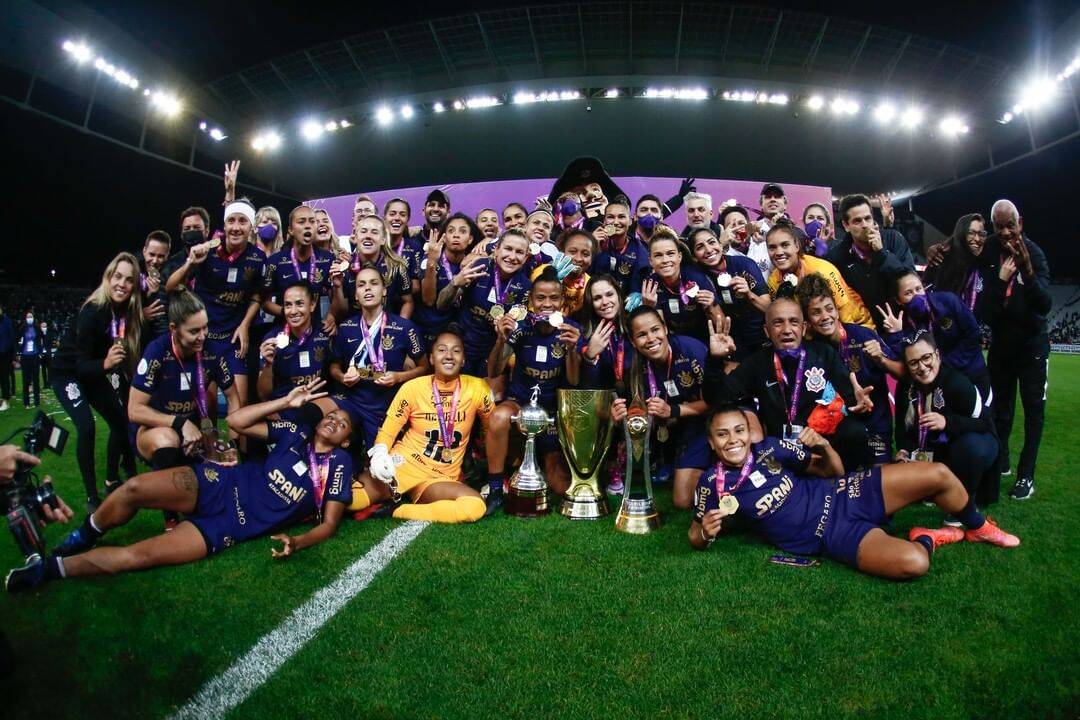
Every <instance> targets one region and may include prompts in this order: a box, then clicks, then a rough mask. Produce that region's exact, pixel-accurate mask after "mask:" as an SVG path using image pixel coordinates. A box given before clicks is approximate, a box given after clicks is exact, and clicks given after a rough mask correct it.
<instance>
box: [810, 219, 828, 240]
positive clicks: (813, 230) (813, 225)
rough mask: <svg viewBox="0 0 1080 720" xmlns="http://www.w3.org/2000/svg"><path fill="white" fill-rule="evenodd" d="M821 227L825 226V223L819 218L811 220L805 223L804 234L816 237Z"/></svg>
mask: <svg viewBox="0 0 1080 720" xmlns="http://www.w3.org/2000/svg"><path fill="white" fill-rule="evenodd" d="M823 227H825V223H823V222H821V221H820V220H811V221H810V222H808V223H806V235H807V236H808V237H810V238H816V237H817V236H818V233H820V232H821V228H823Z"/></svg>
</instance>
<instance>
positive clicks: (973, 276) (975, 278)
mask: <svg viewBox="0 0 1080 720" xmlns="http://www.w3.org/2000/svg"><path fill="white" fill-rule="evenodd" d="M979 280H980V275H979V271H978V270H976V269H974V268H972V270H971V272H970V273H968V279H967V282H966V283H965V284H964V292H963V293H961V296H960V297H961V299H962V300H963V301H964V304H965V305H967V307H968V310H970V311H972V312H975V302H976V301H977V300H978V299H979V290H981V289H982V288H980V287H979V285H980V284H981V283H979Z"/></svg>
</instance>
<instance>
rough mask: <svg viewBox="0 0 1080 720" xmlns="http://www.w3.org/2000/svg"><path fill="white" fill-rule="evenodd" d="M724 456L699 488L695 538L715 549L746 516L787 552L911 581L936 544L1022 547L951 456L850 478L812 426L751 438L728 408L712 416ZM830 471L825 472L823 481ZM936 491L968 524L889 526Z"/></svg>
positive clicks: (713, 438)
mask: <svg viewBox="0 0 1080 720" xmlns="http://www.w3.org/2000/svg"><path fill="white" fill-rule="evenodd" d="M708 434H709V444H710V445H711V446H712V449H713V451H714V452H715V453H716V456H717V457H718V458H719V461H718V462H717V463H716V466H715V467H713V468H712V469H710V470H708V471H706V472H704V473H702V475H701V478H700V479H699V481H698V485H697V488H696V490H695V492H694V519H693V521H692V522H691V523H690V530H689V532H688V538H689V540H690V545H691V546H692V547H694V548H696V549H698V550H705V549H707V548H708V547H709V546H710V545H712V543H713V541H715V540H716V537H717V536H718V535H719V534H720V531H721V529H722V528H723V526H724V524H725V523H726V520H725V519H726V518H728V517H731V516H734V515H737V516H739V517H742V518H743V519H745V520H747V521H748V522H749V524H750V527H752V528H754V529H755V530H757V531H759V532H760V533H761V534H763V535H764V536H765V538H766V539H767V540H768V541H769V542H770V543H771V544H773V545H776V546H777V547H779V548H780V549H781V550H784V551H786V552H793V553H799V554H803V555H825V556H826V557H830V558H832V559H834V560H837V561H838V562H842V563H844V564H846V565H850V566H851V567H854V568H857V569H858V570H861V571H862V572H865V573H867V574H869V575H877V576H880V577H884V578H889V579H892V580H910V579H913V578H917V577H920V576H922V575H925V574H926V572H927V571H928V570H929V569H930V556H931V554H932V553H933V551H934V549H935V548H937V547H939V546H941V545H946V544H949V543H954V542H959V541H960V540H964V539H965V538H966V539H967V540H968V541H969V542H987V543H990V544H992V545H997V546H999V547H1016V546H1017V545H1019V544H1020V540H1019V538H1017V537H1016V536H1014V535H1010V534H1008V533H1006V532H1004V531H1003V530H1001V529H1000V528H998V527H997V525H995V524H994V523H993V522H992V521H991V520H988V519H986V518H984V517H983V516H982V515H981V514H980V513H979V511H978V510H976V509H975V504H974V502H973V501H972V500H971V498H970V497H969V496H968V493H967V491H966V490H965V489H964V486H963V484H961V482H960V480H958V479H957V477H956V476H955V475H953V474H952V472H951V471H950V470H949V469H948V468H947V467H946V466H945V465H943V464H941V463H927V462H911V463H899V464H894V465H884V466H881V467H874V468H872V469H870V470H864V471H860V472H854V473H850V474H847V475H843V474H842V471H843V464H842V462H841V460H840V456H839V455H837V454H836V451H835V450H834V449H833V448H832V446H831V445H830V444H829V441H828V440H826V439H825V438H823V437H822V436H821V435H819V434H818V433H817V432H815V431H814V430H813V429H811V428H803V429H802V431H801V432H800V434H799V437H798V440H797V441H795V442H789V441H787V440H776V439H775V438H765V440H764V441H762V442H760V443H752V442H751V440H750V425H749V423H748V422H747V418H746V413H745V412H743V411H742V410H741V409H739V408H737V407H735V406H733V405H724V406H721V407H718V408H717V409H716V410H715V411H714V412H713V414H712V415H711V416H710V417H709V420H708ZM815 476H816V477H817V478H825V479H821V480H819V479H815ZM927 498H929V499H930V500H932V501H933V502H934V503H936V504H937V506H938V507H940V508H941V509H942V510H944V511H945V512H947V513H951V514H953V515H954V516H956V517H957V518H958V519H959V520H960V521H961V522H963V524H964V526H965V527H966V528H967V530H966V531H965V530H963V529H961V528H958V527H943V528H940V529H931V528H922V527H916V528H912V529H911V531H910V532H909V533H908V538H909V539H908V540H902V539H900V538H896V537H892V536H891V535H889V534H888V533H887V532H886V531H885V527H887V526H888V524H889V523H890V522H891V519H892V515H893V513H895V512H896V511H897V510H900V509H901V508H904V507H907V506H908V505H913V504H915V503H918V502H920V501H921V500H924V499H927Z"/></svg>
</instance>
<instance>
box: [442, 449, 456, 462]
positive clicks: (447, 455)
mask: <svg viewBox="0 0 1080 720" xmlns="http://www.w3.org/2000/svg"><path fill="white" fill-rule="evenodd" d="M453 457H454V456H453V454H452V453H451V452H450V448H443V449H442V461H443V462H445V463H448V462H450V461H451V460H452V459H453Z"/></svg>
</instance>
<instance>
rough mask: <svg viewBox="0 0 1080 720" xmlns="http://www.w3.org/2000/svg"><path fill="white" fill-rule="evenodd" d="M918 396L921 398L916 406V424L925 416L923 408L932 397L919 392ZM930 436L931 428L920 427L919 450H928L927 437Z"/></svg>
mask: <svg viewBox="0 0 1080 720" xmlns="http://www.w3.org/2000/svg"><path fill="white" fill-rule="evenodd" d="M918 396H919V402H918V404H917V405H915V418H916V422H918V421H919V420H922V416H923V412H924V410H923V408H924V407H925V405H926V400H927V398H929V397H930V396H929V395H926V394H924V393H922V392H919V393H918ZM929 434H930V428H925V427H923V426H922V425H919V449H920V450H925V449H926V438H927V436H928V435H929Z"/></svg>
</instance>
